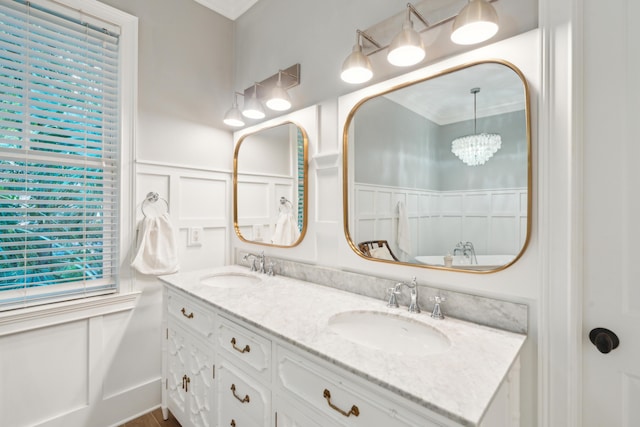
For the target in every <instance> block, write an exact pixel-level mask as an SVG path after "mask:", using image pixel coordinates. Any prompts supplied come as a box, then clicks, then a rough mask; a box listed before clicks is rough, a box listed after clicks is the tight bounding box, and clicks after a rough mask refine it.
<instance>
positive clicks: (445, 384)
mask: <svg viewBox="0 0 640 427" xmlns="http://www.w3.org/2000/svg"><path fill="white" fill-rule="evenodd" d="M229 272H238V273H245V274H251V275H255V276H256V277H259V278H260V282H259V283H258V284H253V285H247V286H240V287H216V286H210V285H204V284H201V283H200V279H201V278H203V277H205V276H209V275H212V274H219V273H229ZM160 279H161V280H162V281H164V282H166V283H167V284H169V285H171V286H173V287H175V288H177V289H181V290H183V291H185V292H186V293H188V294H190V295H192V296H194V297H195V298H197V299H199V300H201V301H204V302H206V303H209V304H212V305H213V306H215V307H216V308H218V309H219V310H221V311H222V312H226V313H230V314H233V315H234V316H236V317H237V318H239V319H241V320H243V321H245V322H247V323H248V324H250V325H253V326H256V327H258V328H260V329H262V330H264V331H265V332H267V333H269V334H271V335H273V336H276V337H278V338H280V339H282V340H284V341H286V342H288V343H290V344H292V345H294V346H297V347H299V348H302V349H304V350H306V351H309V352H310V353H312V354H314V355H316V356H319V357H321V358H323V359H325V360H328V361H330V362H331V363H334V364H336V365H338V366H340V367H342V368H344V369H346V370H348V371H350V372H352V373H354V374H356V375H358V376H360V377H362V378H364V379H366V380H368V381H372V382H374V383H375V384H378V385H380V386H382V387H383V388H386V389H388V390H390V391H392V392H394V393H396V394H398V395H400V396H402V397H404V398H406V399H409V400H411V401H413V402H415V403H418V404H419V405H422V406H424V407H426V408H428V409H430V410H432V411H434V412H436V413H438V414H440V415H443V416H445V417H447V418H449V419H452V420H454V421H456V422H458V423H460V424H462V425H471V426H474V425H478V424H479V423H480V421H481V418H482V416H483V414H484V412H485V410H486V409H487V408H488V406H489V404H490V403H491V399H492V398H493V396H494V394H495V392H496V391H497V390H498V388H499V387H500V384H501V382H502V380H503V379H504V378H505V377H506V375H507V373H508V372H509V369H510V368H511V365H512V364H513V362H514V361H515V360H516V358H517V356H518V353H519V351H520V349H521V348H522V345H523V343H524V341H525V339H526V335H521V334H516V333H512V332H506V331H502V330H499V329H493V328H489V327H486V326H481V325H476V324H474V323H470V322H466V321H461V320H458V319H453V318H449V317H447V318H445V319H443V320H436V319H432V318H431V317H430V313H428V312H426V311H423V312H422V313H419V314H414V313H409V312H408V311H407V308H406V307H403V306H401V307H400V308H387V307H386V304H385V302H384V301H380V300H377V299H373V298H369V297H365V296H362V295H357V294H352V293H349V292H345V291H341V290H337V289H333V288H331V287H327V286H322V285H316V284H313V283H309V282H305V281H301V280H297V279H291V278H288V277H284V276H275V277H270V276H267V275H264V274H257V273H250V272H249V269H247V268H245V267H242V266H238V265H231V266H226V267H219V268H215V269H207V270H199V271H194V272H186V273H176V274H172V275H167V276H163V277H160ZM403 292H406V290H403ZM347 311H376V312H379V313H387V314H393V315H397V316H402V317H407V318H409V319H412V320H416V321H419V322H423V323H425V324H427V325H429V326H431V327H433V328H435V329H437V330H439V331H440V332H442V333H443V334H445V335H446V336H447V337H448V338H449V340H450V341H451V346H450V348H449V349H448V350H447V351H445V352H443V353H439V354H431V355H400V356H399V355H397V354H393V353H389V352H386V351H381V350H377V349H375V348H371V347H368V346H364V345H361V344H357V343H354V342H352V341H350V340H347V339H346V338H343V337H342V336H340V335H338V334H337V333H335V332H333V331H332V330H331V329H330V328H329V319H330V318H331V317H332V316H334V315H336V314H338V313H343V312H347ZM444 315H445V316H446V310H445V311H444Z"/></svg>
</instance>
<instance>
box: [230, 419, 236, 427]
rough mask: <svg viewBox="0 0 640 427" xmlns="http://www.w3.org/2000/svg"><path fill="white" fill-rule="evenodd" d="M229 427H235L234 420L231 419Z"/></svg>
mask: <svg viewBox="0 0 640 427" xmlns="http://www.w3.org/2000/svg"><path fill="white" fill-rule="evenodd" d="M229 425H230V426H231V427H236V420H234V419H233V418H232V419H231V424H229Z"/></svg>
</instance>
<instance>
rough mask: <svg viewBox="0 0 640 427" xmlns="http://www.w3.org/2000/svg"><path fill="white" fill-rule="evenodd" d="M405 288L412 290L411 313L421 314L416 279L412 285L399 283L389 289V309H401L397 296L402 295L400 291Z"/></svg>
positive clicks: (412, 281)
mask: <svg viewBox="0 0 640 427" xmlns="http://www.w3.org/2000/svg"><path fill="white" fill-rule="evenodd" d="M403 286H406V287H407V288H409V289H411V292H410V294H409V297H410V302H409V309H408V310H409V313H420V306H419V305H418V281H417V280H416V278H415V277H414V278H413V279H412V280H411V283H407V282H398V283H396V285H395V286H394V287H393V288H389V289H387V293H388V294H389V302H387V307H399V305H398V299H397V297H396V296H397V295H399V294H400V289H402V287H403Z"/></svg>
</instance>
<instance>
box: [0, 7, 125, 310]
mask: <svg viewBox="0 0 640 427" xmlns="http://www.w3.org/2000/svg"><path fill="white" fill-rule="evenodd" d="M38 4H40V2H38ZM62 12H64V10H62ZM62 12H61V10H60V7H58V8H57V9H56V10H49V9H47V7H46V5H45V6H40V5H38V6H36V5H35V4H34V2H31V3H30V4H29V3H25V2H22V1H9V0H0V310H8V309H14V308H20V307H26V306H31V305H36V304H42V303H46V302H53V301H60V300H66V299H74V298H82V297H88V296H94V295H100V294H105V293H111V292H115V291H116V289H117V280H116V277H117V264H118V256H117V249H118V200H119V191H120V190H119V179H118V177H119V108H118V105H119V101H118V36H117V34H113V32H112V31H107V30H103V28H102V27H101V26H100V25H99V23H96V20H95V18H93V17H92V18H91V19H90V20H86V21H89V22H84V21H85V20H84V19H82V18H80V17H81V14H80V13H79V12H76V13H75V14H72V13H69V16H65V14H64V13H62ZM71 16H74V18H71ZM105 28H108V27H105Z"/></svg>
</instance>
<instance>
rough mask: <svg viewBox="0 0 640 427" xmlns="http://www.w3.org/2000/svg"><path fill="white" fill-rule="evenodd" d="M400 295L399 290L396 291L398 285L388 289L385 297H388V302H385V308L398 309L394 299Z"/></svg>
mask: <svg viewBox="0 0 640 427" xmlns="http://www.w3.org/2000/svg"><path fill="white" fill-rule="evenodd" d="M398 294H400V290H399V289H398V285H396V286H394V287H393V288H388V289H387V295H389V302H387V307H393V308H398V307H400V306H399V305H398V299H397V298H396V295H398Z"/></svg>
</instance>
